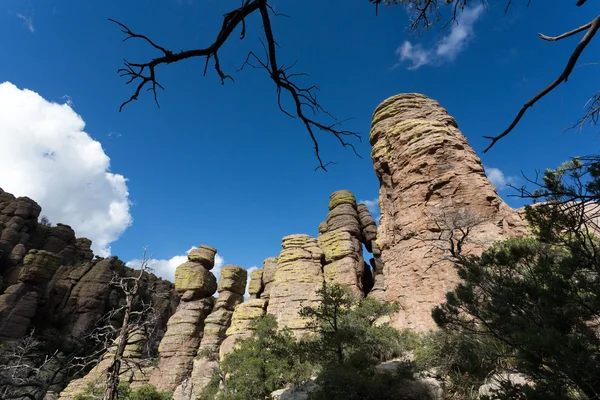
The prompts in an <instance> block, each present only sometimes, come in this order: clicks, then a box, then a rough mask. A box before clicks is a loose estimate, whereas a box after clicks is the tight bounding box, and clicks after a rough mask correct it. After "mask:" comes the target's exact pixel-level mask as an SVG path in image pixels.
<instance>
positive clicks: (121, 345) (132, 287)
mask: <svg viewBox="0 0 600 400" xmlns="http://www.w3.org/2000/svg"><path fill="white" fill-rule="evenodd" d="M148 261H149V258H148V257H147V256H146V249H144V255H143V257H142V261H141V265H140V269H139V270H138V271H134V272H133V274H132V276H119V275H118V274H115V276H114V277H113V279H112V281H111V283H110V286H112V287H115V288H117V289H118V290H119V291H120V292H122V293H123V294H124V297H125V298H124V304H123V305H122V306H121V307H119V308H117V309H115V310H111V312H110V313H109V314H108V315H107V316H106V321H111V320H112V319H113V317H114V316H115V315H122V321H121V324H120V327H119V328H115V327H114V326H113V325H112V324H111V323H110V322H109V323H108V324H106V325H105V326H103V327H101V328H99V331H98V332H99V333H100V335H99V337H102V334H105V333H109V334H108V335H103V337H104V338H105V339H109V338H111V339H113V340H114V342H113V343H112V344H111V345H109V346H107V347H106V352H107V353H106V354H104V356H103V357H104V358H106V357H107V356H108V359H109V360H110V362H109V365H108V367H107V369H106V382H105V385H106V386H105V388H104V396H103V400H116V399H117V394H118V388H119V383H120V376H121V374H123V373H125V372H129V371H132V370H134V369H139V370H141V368H142V366H141V365H140V364H139V362H137V361H134V360H131V359H130V358H127V357H125V356H124V355H125V348H126V347H127V346H128V345H139V344H142V343H144V342H146V339H147V338H148V337H149V336H151V332H152V331H153V330H154V329H156V320H157V314H156V311H155V309H154V307H153V305H152V303H151V302H149V303H147V302H144V301H143V300H141V297H140V290H141V288H142V287H143V286H144V285H145V282H144V281H145V280H147V278H148V274H149V273H150V272H151V271H152V270H151V269H150V267H149V265H148ZM148 289H149V290H152V289H151V288H148ZM110 333H113V334H112V335H111V334H110ZM105 343H106V342H105Z"/></svg>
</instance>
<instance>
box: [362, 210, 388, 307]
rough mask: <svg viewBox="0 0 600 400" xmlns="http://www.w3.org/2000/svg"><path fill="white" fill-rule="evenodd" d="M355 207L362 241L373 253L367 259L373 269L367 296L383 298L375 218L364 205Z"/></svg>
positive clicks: (381, 268)
mask: <svg viewBox="0 0 600 400" xmlns="http://www.w3.org/2000/svg"><path fill="white" fill-rule="evenodd" d="M356 209H357V210H358V218H359V219H360V226H361V227H362V229H361V233H362V239H363V243H364V245H365V248H366V249H367V251H369V252H371V253H372V254H373V258H371V259H370V260H369V263H370V264H371V269H372V271H373V285H372V286H373V287H372V288H371V290H370V291H369V297H374V298H376V299H379V300H385V284H384V275H383V261H382V260H381V250H380V249H379V245H378V244H377V224H375V220H374V219H373V216H372V215H371V212H370V211H369V209H368V208H367V206H366V205H364V204H362V203H361V204H359V205H357V206H356Z"/></svg>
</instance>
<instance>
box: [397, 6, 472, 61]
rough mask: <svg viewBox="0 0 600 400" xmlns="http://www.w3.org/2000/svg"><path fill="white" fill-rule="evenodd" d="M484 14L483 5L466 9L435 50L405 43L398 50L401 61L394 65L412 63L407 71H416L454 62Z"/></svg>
mask: <svg viewBox="0 0 600 400" xmlns="http://www.w3.org/2000/svg"><path fill="white" fill-rule="evenodd" d="M482 12H483V5H481V4H479V5H477V6H475V7H467V8H465V9H464V11H462V12H461V13H460V14H459V16H458V18H457V23H455V24H453V25H452V28H450V33H449V34H448V35H446V36H444V37H442V38H441V39H440V40H439V41H438V42H437V44H436V45H435V47H433V48H428V49H426V48H424V47H423V46H422V45H420V44H415V45H414V44H412V43H411V42H409V41H405V42H404V43H402V45H401V46H400V47H398V48H397V49H396V55H398V56H400V61H399V62H398V63H397V64H396V65H394V68H395V67H398V66H399V65H400V64H401V63H403V62H408V63H410V65H409V66H408V67H407V69H409V70H414V69H418V68H420V67H422V66H423V65H427V64H430V65H437V64H441V63H444V62H447V61H453V60H454V59H455V58H456V56H457V55H458V54H459V53H460V52H461V51H462V50H464V48H465V46H466V45H467V43H468V42H469V40H470V39H471V38H472V37H473V35H474V33H473V26H474V25H475V22H477V20H478V19H479V17H480V16H481V13H482Z"/></svg>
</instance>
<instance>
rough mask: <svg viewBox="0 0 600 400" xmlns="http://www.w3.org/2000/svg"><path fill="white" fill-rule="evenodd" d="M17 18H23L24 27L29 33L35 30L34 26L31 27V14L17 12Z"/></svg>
mask: <svg viewBox="0 0 600 400" xmlns="http://www.w3.org/2000/svg"><path fill="white" fill-rule="evenodd" d="M17 18H19V19H21V20H23V23H24V24H25V27H26V28H27V29H28V30H29V32H31V33H33V32H35V28H34V27H33V17H32V16H27V15H24V14H17Z"/></svg>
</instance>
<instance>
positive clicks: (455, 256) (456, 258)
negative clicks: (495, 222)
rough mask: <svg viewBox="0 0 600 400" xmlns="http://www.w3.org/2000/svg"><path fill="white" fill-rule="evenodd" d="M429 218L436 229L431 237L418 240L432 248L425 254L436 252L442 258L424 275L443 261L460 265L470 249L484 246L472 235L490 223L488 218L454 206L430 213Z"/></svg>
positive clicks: (430, 266) (421, 237)
mask: <svg viewBox="0 0 600 400" xmlns="http://www.w3.org/2000/svg"><path fill="white" fill-rule="evenodd" d="M429 218H430V219H431V220H432V221H433V225H434V228H433V229H431V231H430V232H431V233H430V234H429V235H427V236H423V235H421V236H419V237H418V239H419V240H421V241H422V242H424V243H427V245H428V246H430V248H429V250H428V251H427V253H425V254H429V253H434V252H435V253H438V254H439V253H441V254H442V256H441V257H439V258H438V259H435V260H434V261H432V263H431V265H429V267H427V269H426V270H425V271H424V272H423V273H425V272H427V271H428V270H429V269H430V268H432V267H433V266H434V265H436V264H438V263H440V262H443V261H449V262H451V263H453V264H460V262H461V260H462V259H463V257H465V256H468V255H469V254H470V249H469V247H473V246H479V247H481V246H482V245H483V243H478V242H477V241H476V240H475V239H474V238H473V235H472V233H473V230H474V229H475V228H476V227H478V226H480V225H481V224H483V223H485V222H486V221H488V220H489V218H488V217H486V216H482V215H479V214H477V213H476V212H474V211H473V210H472V209H470V208H468V207H460V206H458V205H453V206H451V207H447V208H444V209H441V210H432V211H430V212H429Z"/></svg>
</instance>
